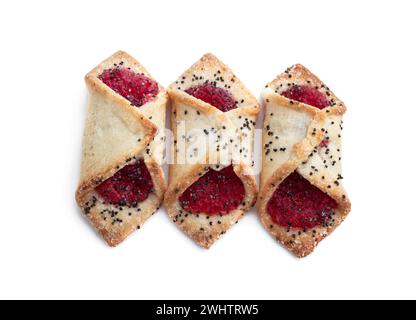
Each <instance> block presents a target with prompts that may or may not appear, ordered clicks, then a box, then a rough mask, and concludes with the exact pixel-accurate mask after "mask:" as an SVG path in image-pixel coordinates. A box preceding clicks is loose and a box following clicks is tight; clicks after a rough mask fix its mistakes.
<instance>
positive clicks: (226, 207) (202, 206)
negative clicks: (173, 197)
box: [179, 165, 245, 215]
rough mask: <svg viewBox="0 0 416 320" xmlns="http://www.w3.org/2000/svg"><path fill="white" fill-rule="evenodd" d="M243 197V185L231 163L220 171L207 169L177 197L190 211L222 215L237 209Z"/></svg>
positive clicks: (184, 207) (185, 208)
mask: <svg viewBox="0 0 416 320" xmlns="http://www.w3.org/2000/svg"><path fill="white" fill-rule="evenodd" d="M244 197H245V189H244V185H243V183H242V182H241V180H240V178H239V177H238V176H237V175H236V174H235V172H234V169H233V166H232V165H231V166H229V167H226V168H224V169H222V170H221V171H215V170H212V169H209V171H208V172H207V173H206V174H205V175H203V176H202V177H201V178H200V179H199V180H198V181H196V182H195V183H194V184H193V185H191V186H190V187H189V188H188V189H187V190H186V191H185V192H184V193H183V194H182V195H181V196H180V197H179V202H180V204H181V206H182V208H183V209H184V210H186V211H188V212H190V213H194V214H197V213H204V214H207V215H217V214H220V215H222V214H227V213H230V212H231V211H233V210H235V209H237V208H238V206H239V205H240V204H241V203H242V201H243V200H244Z"/></svg>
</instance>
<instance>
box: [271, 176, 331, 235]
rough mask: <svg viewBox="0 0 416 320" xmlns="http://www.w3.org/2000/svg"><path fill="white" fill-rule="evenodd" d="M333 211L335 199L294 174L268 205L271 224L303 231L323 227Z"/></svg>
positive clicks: (281, 186) (286, 180) (280, 187)
mask: <svg viewBox="0 0 416 320" xmlns="http://www.w3.org/2000/svg"><path fill="white" fill-rule="evenodd" d="M336 208H337V203H336V202H335V200H334V199H332V198H331V197H330V196H328V195H327V194H326V193H324V192H322V191H321V190H320V189H318V188H317V187H315V186H313V185H312V184H311V183H310V182H309V181H308V180H306V179H304V178H303V177H302V176H301V175H300V174H299V173H297V172H294V173H292V174H291V175H289V176H288V177H287V178H286V179H285V180H284V181H283V182H282V183H281V184H280V185H279V187H278V188H277V189H276V191H275V192H274V194H273V196H272V198H271V199H270V201H269V203H268V204H267V212H268V213H269V215H270V217H271V218H272V220H273V222H274V223H276V224H278V225H280V226H283V227H292V228H300V229H304V230H306V229H310V228H314V227H318V226H326V225H327V223H329V221H330V220H331V217H332V216H333V215H334V210H335V209H336Z"/></svg>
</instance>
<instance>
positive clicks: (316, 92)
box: [258, 65, 351, 257]
mask: <svg viewBox="0 0 416 320" xmlns="http://www.w3.org/2000/svg"><path fill="white" fill-rule="evenodd" d="M262 98H263V102H264V105H265V119H264V127H263V160H262V173H261V186H260V193H259V200H258V213H259V215H260V219H261V221H262V223H263V225H264V227H265V228H266V229H267V230H268V232H269V233H270V234H271V235H272V236H273V237H274V238H276V239H277V240H278V241H279V242H281V243H282V244H283V245H284V246H285V247H287V248H288V249H289V250H290V251H292V252H293V253H294V254H295V255H296V256H298V257H304V256H306V255H308V254H310V253H311V252H312V251H313V250H314V248H315V247H316V245H317V244H318V243H319V242H320V241H321V240H322V239H324V238H325V237H327V236H328V235H329V234H330V233H331V232H332V231H333V230H334V229H335V228H336V227H337V226H338V225H339V224H340V223H341V222H342V221H343V220H344V219H345V217H346V216H347V214H348V212H349V211H350V207H351V204H350V201H349V200H348V197H347V194H346V192H345V190H344V188H343V186H342V175H341V130H342V115H343V114H344V113H345V111H346V108H345V106H344V104H343V103H342V102H341V101H340V100H339V99H338V98H337V97H336V96H335V95H334V94H333V93H332V92H331V91H330V90H329V88H328V87H327V86H325V84H323V83H322V82H321V81H320V80H319V79H318V78H317V77H316V76H314V75H313V74H312V73H311V72H310V71H308V70H307V69H306V68H305V67H303V66H301V65H295V66H293V67H291V68H289V69H287V70H286V72H285V73H283V74H282V75H280V76H278V77H277V78H276V79H275V80H273V81H272V82H271V83H269V84H268V85H267V86H266V88H265V90H264V91H263V93H262Z"/></svg>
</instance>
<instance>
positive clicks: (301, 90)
mask: <svg viewBox="0 0 416 320" xmlns="http://www.w3.org/2000/svg"><path fill="white" fill-rule="evenodd" d="M281 95H282V96H284V97H286V98H288V99H292V100H295V101H299V102H302V103H306V104H309V105H310V106H313V107H316V108H318V109H324V108H326V107H328V106H329V105H330V104H331V103H330V101H328V99H327V98H326V97H325V95H324V94H323V93H322V92H320V91H319V90H317V89H315V88H314V87H312V86H306V85H297V84H295V85H293V86H291V87H290V88H289V89H287V90H286V91H284V92H282V93H281Z"/></svg>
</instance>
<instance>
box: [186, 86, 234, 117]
mask: <svg viewBox="0 0 416 320" xmlns="http://www.w3.org/2000/svg"><path fill="white" fill-rule="evenodd" d="M185 92H186V93H187V94H190V95H191V96H193V97H195V98H197V99H200V100H202V101H204V102H206V103H209V104H210V105H212V106H214V107H216V108H217V109H219V110H221V111H222V112H227V111H230V110H232V109H235V108H236V103H235V99H234V97H233V96H232V95H231V94H230V93H229V92H228V91H227V90H225V89H223V88H219V87H216V86H214V85H212V84H211V83H209V82H207V83H203V84H200V85H197V86H193V87H190V88H189V89H187V90H185Z"/></svg>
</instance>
